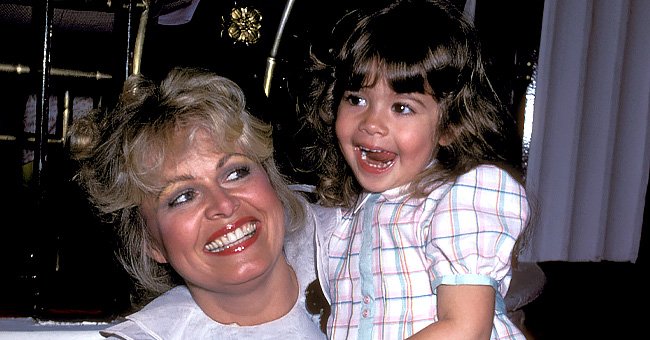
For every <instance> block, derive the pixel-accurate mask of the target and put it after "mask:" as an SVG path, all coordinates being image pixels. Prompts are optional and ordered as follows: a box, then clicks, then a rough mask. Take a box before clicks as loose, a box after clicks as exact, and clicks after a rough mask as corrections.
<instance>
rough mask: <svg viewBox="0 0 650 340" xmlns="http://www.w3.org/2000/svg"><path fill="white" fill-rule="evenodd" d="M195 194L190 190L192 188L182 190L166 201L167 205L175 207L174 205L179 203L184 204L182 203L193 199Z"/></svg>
mask: <svg viewBox="0 0 650 340" xmlns="http://www.w3.org/2000/svg"><path fill="white" fill-rule="evenodd" d="M195 196H196V193H195V192H194V191H192V190H187V191H183V192H182V193H180V194H179V195H178V196H176V197H174V199H172V200H171V201H170V202H169V203H168V205H169V206H170V207H176V206H179V205H181V204H184V203H187V202H189V201H191V200H193V199H194V197H195Z"/></svg>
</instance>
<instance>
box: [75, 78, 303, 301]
mask: <svg viewBox="0 0 650 340" xmlns="http://www.w3.org/2000/svg"><path fill="white" fill-rule="evenodd" d="M179 130H188V131H189V132H190V133H189V137H188V138H189V139H190V140H188V142H191V139H192V138H194V136H195V133H196V132H197V131H198V130H202V131H205V132H207V133H208V135H209V136H211V137H212V138H213V141H214V145H215V149H218V150H219V151H220V152H225V153H228V152H235V151H237V152H240V153H244V154H245V155H246V156H248V157H250V158H251V159H253V160H254V161H256V162H258V163H259V164H261V165H262V167H263V168H264V169H265V171H266V173H267V175H268V177H269V179H270V182H271V184H272V185H273V187H274V189H275V190H276V192H277V195H278V197H279V198H280V200H281V202H282V203H283V206H284V208H285V219H286V227H287V230H288V231H292V230H295V229H297V228H300V227H301V226H302V225H303V224H304V221H305V214H306V212H305V207H304V205H303V202H302V201H301V199H300V198H299V196H297V194H295V193H294V192H293V191H292V190H291V189H290V188H289V187H288V182H287V179H286V178H285V177H284V176H283V175H281V174H280V172H279V171H278V168H277V166H276V164H275V161H274V158H273V143H272V139H271V127H270V125H268V124H266V123H264V122H263V121H261V120H259V119H257V118H256V117H254V116H253V115H251V114H250V113H249V112H248V110H247V108H246V99H245V96H244V93H243V92H242V90H241V88H240V87H239V86H238V85H237V84H235V83H234V82H233V81H231V80H229V79H227V78H224V77H221V76H219V75H216V74H213V73H209V72H206V71H202V70H198V69H183V68H177V69H174V70H172V71H171V72H170V73H169V74H168V75H167V77H166V78H165V79H164V80H163V81H162V82H161V83H160V84H156V83H154V82H152V81H150V80H148V79H146V78H144V77H143V76H140V75H134V76H131V77H129V78H128V79H127V81H126V82H125V83H124V87H123V90H122V93H121V95H120V97H119V100H118V103H117V104H116V107H115V109H114V110H112V111H111V112H109V113H106V114H102V113H101V112H95V113H93V114H91V115H89V116H88V117H86V118H84V119H81V120H79V121H77V122H75V124H74V125H73V127H72V129H71V135H70V144H71V151H73V153H74V155H76V156H77V158H78V159H79V160H80V161H81V166H80V170H79V172H78V174H77V176H76V179H77V180H78V181H79V182H80V183H81V185H82V186H83V187H84V188H85V190H86V191H87V193H88V194H89V196H90V197H89V199H90V200H91V202H92V203H93V204H94V205H95V206H96V208H97V209H98V210H99V211H100V212H101V213H103V214H104V215H105V216H107V217H108V218H109V221H110V222H115V225H116V231H117V234H118V236H119V239H120V241H121V243H122V244H121V246H120V247H118V250H117V256H118V259H119V260H120V262H121V263H122V265H123V266H124V268H125V269H126V270H127V272H128V273H129V274H130V275H131V276H132V277H133V278H135V279H136V281H137V283H138V285H139V287H140V288H142V289H143V290H144V291H145V292H148V293H151V295H157V294H159V293H162V292H164V291H166V290H168V289H170V288H171V287H173V286H175V285H177V284H179V283H182V280H181V279H180V277H178V274H176V272H175V271H174V270H173V268H171V267H170V266H169V265H163V264H159V263H157V262H155V261H154V260H153V259H151V258H150V257H149V254H148V251H149V249H150V248H151V246H152V239H151V237H150V235H149V233H148V231H147V228H146V225H145V221H144V219H143V217H142V215H141V213H140V211H139V206H140V205H141V204H142V202H143V200H144V198H145V197H149V196H150V195H153V194H155V193H156V190H157V189H156V187H155V186H154V185H153V183H152V179H153V178H155V177H156V176H157V174H158V173H159V171H160V167H161V165H162V164H163V163H164V161H165V159H166V158H167V157H170V152H171V151H170V149H171V145H172V144H173V143H174V141H175V139H176V138H178V137H179V135H178V134H177V131H179Z"/></svg>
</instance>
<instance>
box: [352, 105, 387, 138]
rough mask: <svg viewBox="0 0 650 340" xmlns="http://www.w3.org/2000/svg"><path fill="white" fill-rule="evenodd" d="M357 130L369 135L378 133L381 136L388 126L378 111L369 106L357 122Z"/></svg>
mask: <svg viewBox="0 0 650 340" xmlns="http://www.w3.org/2000/svg"><path fill="white" fill-rule="evenodd" d="M359 130H361V131H363V132H365V133H367V134H369V135H375V134H378V135H382V136H383V135H385V134H386V133H387V132H388V126H387V125H386V122H385V121H384V117H382V115H381V113H380V112H379V111H377V110H376V109H373V108H369V109H368V110H367V111H366V113H365V115H364V116H363V119H362V120H361V122H360V124H359Z"/></svg>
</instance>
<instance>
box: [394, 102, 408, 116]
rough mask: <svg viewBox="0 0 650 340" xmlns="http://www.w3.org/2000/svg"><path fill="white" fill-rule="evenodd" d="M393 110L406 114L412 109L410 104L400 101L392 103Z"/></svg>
mask: <svg viewBox="0 0 650 340" xmlns="http://www.w3.org/2000/svg"><path fill="white" fill-rule="evenodd" d="M393 110H394V111H395V112H397V113H399V114H403V115H408V114H412V113H413V110H411V107H410V106H408V105H406V104H402V103H396V104H393Z"/></svg>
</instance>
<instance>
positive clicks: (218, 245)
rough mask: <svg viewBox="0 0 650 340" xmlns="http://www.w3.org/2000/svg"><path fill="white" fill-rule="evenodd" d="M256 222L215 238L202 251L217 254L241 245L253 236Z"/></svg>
mask: <svg viewBox="0 0 650 340" xmlns="http://www.w3.org/2000/svg"><path fill="white" fill-rule="evenodd" d="M256 230H257V222H249V223H246V224H245V225H243V226H241V227H239V228H237V229H235V230H233V231H231V232H229V233H227V234H225V235H223V236H221V237H219V238H217V239H216V240H214V241H212V242H210V243H208V244H206V245H205V247H204V249H205V250H206V251H209V252H211V253H218V252H220V251H223V250H225V249H228V248H230V247H232V246H234V245H236V244H239V243H242V242H244V241H246V240H248V239H249V238H251V237H252V236H253V234H255V231H256Z"/></svg>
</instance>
